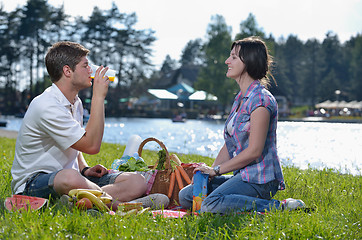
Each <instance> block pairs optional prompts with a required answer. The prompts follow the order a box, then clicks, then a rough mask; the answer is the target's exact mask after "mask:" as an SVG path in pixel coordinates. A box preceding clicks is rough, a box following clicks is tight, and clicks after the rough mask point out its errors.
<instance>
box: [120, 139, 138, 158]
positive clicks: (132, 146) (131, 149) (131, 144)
mask: <svg viewBox="0 0 362 240" xmlns="http://www.w3.org/2000/svg"><path fill="white" fill-rule="evenodd" d="M141 142H142V138H141V137H140V136H138V135H136V134H134V135H132V136H131V137H130V138H129V139H128V142H127V145H126V149H125V150H124V152H123V155H122V158H123V157H125V156H133V155H134V153H136V152H138V148H139V146H140V144H141Z"/></svg>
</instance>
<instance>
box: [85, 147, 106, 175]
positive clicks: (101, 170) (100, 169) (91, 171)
mask: <svg viewBox="0 0 362 240" xmlns="http://www.w3.org/2000/svg"><path fill="white" fill-rule="evenodd" d="M78 165H79V171H80V172H82V170H83V169H84V168H85V167H88V164H87V162H86V161H85V159H84V156H83V154H82V153H81V152H79V154H78ZM107 173H108V171H107V168H105V167H104V166H102V165H101V164H97V165H95V166H94V167H88V169H86V170H85V171H84V172H83V174H84V176H93V177H102V176H103V175H105V174H107Z"/></svg>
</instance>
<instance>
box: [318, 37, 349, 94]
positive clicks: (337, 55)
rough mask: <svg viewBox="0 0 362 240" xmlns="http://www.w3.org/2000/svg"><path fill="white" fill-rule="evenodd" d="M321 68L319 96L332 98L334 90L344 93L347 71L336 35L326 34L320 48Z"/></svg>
mask: <svg viewBox="0 0 362 240" xmlns="http://www.w3.org/2000/svg"><path fill="white" fill-rule="evenodd" d="M321 56H322V63H321V64H322V66H323V70H322V72H321V80H320V81H321V84H320V86H319V88H318V93H319V95H320V96H321V97H322V98H323V99H326V98H328V97H330V96H334V93H335V91H336V90H341V91H342V92H345V91H346V89H345V86H347V85H348V84H347V82H346V81H347V80H346V79H348V70H347V66H344V64H343V54H342V49H341V45H340V42H339V40H338V37H337V35H334V34H332V33H331V32H329V33H327V35H326V38H325V39H324V41H323V43H322V46H321ZM333 78H334V79H333Z"/></svg>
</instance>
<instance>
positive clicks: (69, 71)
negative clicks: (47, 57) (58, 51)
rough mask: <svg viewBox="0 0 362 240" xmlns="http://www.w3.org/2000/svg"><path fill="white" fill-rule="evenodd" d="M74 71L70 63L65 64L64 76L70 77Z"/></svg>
mask: <svg viewBox="0 0 362 240" xmlns="http://www.w3.org/2000/svg"><path fill="white" fill-rule="evenodd" d="M72 72H73V71H72V69H71V68H70V67H69V66H68V65H64V66H63V74H64V76H66V77H70V76H71V74H72Z"/></svg>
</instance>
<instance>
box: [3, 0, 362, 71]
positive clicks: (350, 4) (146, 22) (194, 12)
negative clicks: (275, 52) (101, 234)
mask: <svg viewBox="0 0 362 240" xmlns="http://www.w3.org/2000/svg"><path fill="white" fill-rule="evenodd" d="M113 1H114V2H116V4H117V6H118V9H119V11H120V12H121V13H133V12H134V13H136V15H137V17H138V22H137V24H136V25H135V28H136V29H152V30H154V31H155V37H156V38H157V40H156V41H155V42H154V44H153V46H152V49H153V55H154V56H153V57H152V59H151V60H152V61H153V63H154V64H155V65H156V66H158V67H160V66H161V65H162V62H163V61H164V60H165V58H166V55H170V56H171V58H172V59H174V60H177V61H178V60H180V57H181V54H182V50H183V49H184V47H185V46H186V44H187V42H188V41H190V40H195V39H197V38H201V39H203V40H204V39H205V37H206V30H207V26H208V24H209V23H211V16H214V15H216V14H219V15H222V16H223V17H224V18H225V22H226V24H227V25H228V26H230V27H231V28H232V36H233V37H234V36H235V35H236V34H237V33H238V32H239V30H240V23H241V22H242V21H245V20H246V19H247V17H248V15H249V13H252V14H253V15H254V16H255V19H256V21H257V24H258V27H259V28H262V30H263V31H264V32H265V33H266V34H267V35H269V34H272V35H273V36H274V38H276V39H277V40H278V39H280V38H281V37H283V38H284V39H286V38H287V37H288V36H289V35H291V34H292V35H295V36H297V37H298V38H299V39H300V40H302V41H306V40H308V39H317V40H319V41H323V39H324V38H325V35H326V33H327V32H332V33H334V34H337V36H338V38H339V40H340V42H341V43H344V42H345V41H347V40H349V39H350V38H351V37H353V36H356V35H357V34H358V33H360V34H361V33H362V0H248V1H245V0H228V1H220V0H177V1H175V0H127V1H125V0H113ZM0 3H1V4H2V6H3V7H4V10H5V11H8V12H9V11H12V10H14V9H15V8H16V7H17V6H24V5H25V3H26V0H0ZM48 3H49V4H50V5H52V6H55V7H59V6H61V5H62V4H64V8H65V13H66V14H68V15H71V16H83V17H85V18H87V17H89V16H90V15H91V13H92V10H93V8H94V7H95V6H97V7H99V8H100V9H104V10H108V9H110V8H111V5H112V0H48Z"/></svg>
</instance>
